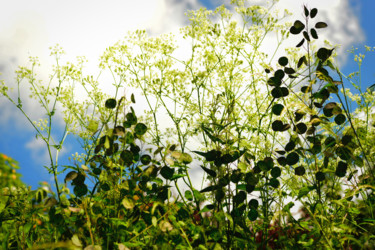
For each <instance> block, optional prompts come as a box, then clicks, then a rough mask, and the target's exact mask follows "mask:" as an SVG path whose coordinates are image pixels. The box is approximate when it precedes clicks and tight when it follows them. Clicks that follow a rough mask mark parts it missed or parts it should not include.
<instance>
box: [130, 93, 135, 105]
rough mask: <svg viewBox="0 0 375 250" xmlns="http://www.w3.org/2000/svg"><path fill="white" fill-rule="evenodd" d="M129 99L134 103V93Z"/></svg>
mask: <svg viewBox="0 0 375 250" xmlns="http://www.w3.org/2000/svg"><path fill="white" fill-rule="evenodd" d="M130 100H131V102H132V103H135V98H134V94H133V93H132V94H131V96H130Z"/></svg>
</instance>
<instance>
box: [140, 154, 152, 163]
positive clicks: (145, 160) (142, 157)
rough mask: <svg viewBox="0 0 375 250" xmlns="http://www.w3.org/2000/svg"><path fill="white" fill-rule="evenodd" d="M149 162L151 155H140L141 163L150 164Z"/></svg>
mask: <svg viewBox="0 0 375 250" xmlns="http://www.w3.org/2000/svg"><path fill="white" fill-rule="evenodd" d="M150 162H151V156H149V155H142V156H141V163H142V164H143V165H148V164H150Z"/></svg>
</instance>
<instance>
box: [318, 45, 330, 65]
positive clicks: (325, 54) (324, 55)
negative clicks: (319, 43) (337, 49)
mask: <svg viewBox="0 0 375 250" xmlns="http://www.w3.org/2000/svg"><path fill="white" fill-rule="evenodd" d="M333 50H334V49H327V48H320V49H319V50H318V52H317V53H316V56H317V57H318V58H319V59H320V60H321V61H322V62H325V61H326V60H327V59H328V58H329V57H330V56H331V55H332V52H333Z"/></svg>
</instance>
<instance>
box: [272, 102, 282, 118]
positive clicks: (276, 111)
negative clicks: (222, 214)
mask: <svg viewBox="0 0 375 250" xmlns="http://www.w3.org/2000/svg"><path fill="white" fill-rule="evenodd" d="M283 109H284V106H283V105H282V104H279V103H277V104H275V105H273V107H272V113H273V114H275V115H280V114H281V112H282V111H283Z"/></svg>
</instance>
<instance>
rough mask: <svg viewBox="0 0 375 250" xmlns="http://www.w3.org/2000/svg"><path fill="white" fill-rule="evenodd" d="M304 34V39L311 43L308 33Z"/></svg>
mask: <svg viewBox="0 0 375 250" xmlns="http://www.w3.org/2000/svg"><path fill="white" fill-rule="evenodd" d="M302 34H303V37H304V38H305V39H306V40H307V41H309V42H310V36H309V34H308V33H307V31H304V32H303V33H302Z"/></svg>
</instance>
